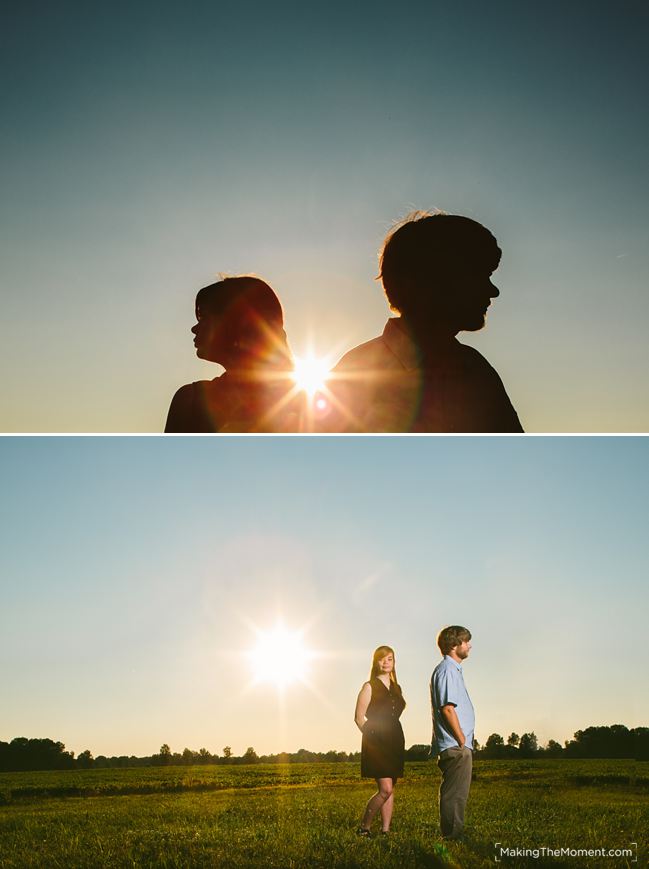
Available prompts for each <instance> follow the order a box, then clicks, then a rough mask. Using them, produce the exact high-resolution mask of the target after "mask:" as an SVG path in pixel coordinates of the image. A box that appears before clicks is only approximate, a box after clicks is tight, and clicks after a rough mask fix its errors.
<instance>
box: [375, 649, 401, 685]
mask: <svg viewBox="0 0 649 869" xmlns="http://www.w3.org/2000/svg"><path fill="white" fill-rule="evenodd" d="M386 655H392V657H393V658H394V659H395V660H396V655H395V654H394V649H391V648H390V646H379V647H378V649H375V650H374V654H373V655H372V669H371V670H370V681H371V680H372V679H376V677H377V676H378V675H379V661H380V660H382V659H383V658H385V656H386ZM390 682H392V684H393V685H394V686H395V688H396V689H397V690H398V692H399V694H401V686H400V685H399V683H398V682H397V671H396V668H395V667H392V671H391V672H390ZM402 696H403V695H402Z"/></svg>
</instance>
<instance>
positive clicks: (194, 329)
mask: <svg viewBox="0 0 649 869" xmlns="http://www.w3.org/2000/svg"><path fill="white" fill-rule="evenodd" d="M190 331H191V333H192V335H198V323H196V325H195V326H192V328H191V330H190Z"/></svg>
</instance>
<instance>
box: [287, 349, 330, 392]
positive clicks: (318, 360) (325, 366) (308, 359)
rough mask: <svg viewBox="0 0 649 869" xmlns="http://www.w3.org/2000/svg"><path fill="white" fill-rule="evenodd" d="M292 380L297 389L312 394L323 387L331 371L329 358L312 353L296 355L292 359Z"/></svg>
mask: <svg viewBox="0 0 649 869" xmlns="http://www.w3.org/2000/svg"><path fill="white" fill-rule="evenodd" d="M293 366H294V368H293V380H294V381H295V385H296V387H297V388H298V389H301V390H303V391H304V392H306V394H307V395H308V396H309V398H313V396H314V395H315V394H316V393H317V392H320V391H321V390H323V389H324V387H325V384H326V382H327V379H328V377H329V374H330V371H331V360H330V359H327V358H325V357H318V356H314V355H312V354H309V355H308V356H302V357H299V356H296V357H295V358H294V360H293Z"/></svg>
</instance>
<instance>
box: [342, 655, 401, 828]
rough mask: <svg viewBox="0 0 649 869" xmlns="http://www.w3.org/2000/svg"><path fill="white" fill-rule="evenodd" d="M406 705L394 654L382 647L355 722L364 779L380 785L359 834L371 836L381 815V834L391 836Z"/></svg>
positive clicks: (361, 699) (365, 814)
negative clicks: (370, 779)
mask: <svg viewBox="0 0 649 869" xmlns="http://www.w3.org/2000/svg"><path fill="white" fill-rule="evenodd" d="M405 706H406V701H405V700H404V699H403V694H402V692H401V688H400V686H399V683H398V682H397V674H396V670H395V668H394V651H393V649H391V648H390V647H389V646H379V647H378V649H377V650H376V651H375V652H374V655H373V656H372V669H371V670H370V679H369V682H365V683H364V685H363V687H362V688H361V690H360V693H359V695H358V700H357V701H356V712H355V713H354V721H355V722H356V726H357V727H358V728H359V730H360V731H361V732H362V734H363V740H362V743H361V776H363V778H373V779H375V781H376V785H377V788H378V790H377V792H376V793H375V794H374V795H373V796H371V797H370V799H369V800H368V803H367V805H366V806H365V811H364V813H363V817H362V819H361V825H360V827H359V828H358V830H357V833H358V835H359V836H370V835H371V833H370V827H371V826H372V821H373V820H374V817H375V816H376V814H377V813H378V812H380V813H381V833H382V834H384V835H386V834H387V833H389V832H390V822H391V820H392V808H393V805H394V786H395V784H396V782H397V779H398V778H400V777H402V776H403V758H404V738H403V730H402V728H401V722H400V721H399V717H400V715H401V713H402V712H403V710H404V709H405Z"/></svg>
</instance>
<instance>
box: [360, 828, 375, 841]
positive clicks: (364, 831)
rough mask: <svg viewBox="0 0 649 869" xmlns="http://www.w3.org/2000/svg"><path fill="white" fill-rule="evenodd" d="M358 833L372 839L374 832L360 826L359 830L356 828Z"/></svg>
mask: <svg viewBox="0 0 649 869" xmlns="http://www.w3.org/2000/svg"><path fill="white" fill-rule="evenodd" d="M356 835H357V836H362V837H363V838H364V839H371V838H372V834H371V833H370V831H369V830H366V829H364V828H363V827H359V828H358V830H356Z"/></svg>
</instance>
